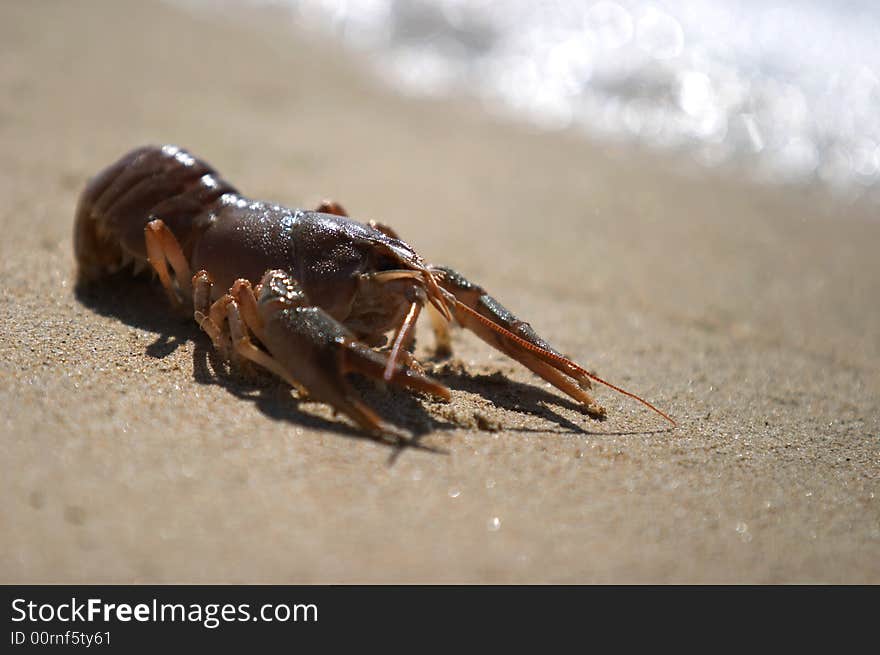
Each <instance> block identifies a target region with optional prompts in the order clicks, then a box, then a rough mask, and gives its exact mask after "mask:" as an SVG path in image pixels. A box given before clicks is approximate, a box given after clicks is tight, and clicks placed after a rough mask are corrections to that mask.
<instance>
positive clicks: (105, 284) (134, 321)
mask: <svg viewBox="0 0 880 655" xmlns="http://www.w3.org/2000/svg"><path fill="white" fill-rule="evenodd" d="M74 295H75V296H76V299H77V300H78V301H79V302H80V303H82V304H83V305H85V306H86V307H88V308H89V309H91V310H92V311H94V312H96V313H98V314H100V315H101V316H109V317H112V318H115V319H117V320H119V321H122V322H123V323H125V324H126V325H130V326H131V327H134V328H138V329H140V330H144V331H145V332H152V333H155V334H156V335H157V336H156V340H155V341H154V342H153V343H151V344H150V345H149V346H147V348H146V353H147V355H149V356H150V357H152V358H153V359H163V358H164V357H167V356H168V355H170V354H171V353H173V352H174V351H175V350H177V349H178V348H179V347H180V346H182V345H183V344H185V343H186V342H187V341H190V340H195V339H196V338H197V336H198V328H197V327H196V325H195V323H193V320H192V316H187V315H184V314H183V313H177V312H175V311H174V310H173V309H172V308H171V307H170V306H169V303H168V299H167V298H166V297H165V295H164V294H163V293H162V292H161V291H159V289H157V288H156V287H155V286H154V285H152V284H148V282H147V279H146V277H145V276H140V277H132V275H131V273H130V272H129V271H121V272H119V273H114V274H112V275H109V276H107V277H105V278H102V279H100V280H96V281H94V282H89V283H87V284H84V283H82V282H78V283H77V285H76V287H75V288H74Z"/></svg>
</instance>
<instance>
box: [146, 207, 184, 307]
mask: <svg viewBox="0 0 880 655" xmlns="http://www.w3.org/2000/svg"><path fill="white" fill-rule="evenodd" d="M144 239H145V241H146V246H147V259H149V261H150V264H152V266H153V269H154V270H155V271H156V274H157V275H158V276H159V280H160V281H161V282H162V286H163V287H164V288H165V293H167V294H168V298H169V299H170V300H171V304H172V305H174V306H175V307H180V306H181V300H180V298H179V297H178V295H177V292H176V291H175V290H174V284H173V282H172V281H171V276H170V275H169V273H168V266H167V264H166V261H167V262H168V263H170V264H171V268H172V269H173V270H174V276H175V278H176V279H177V285H178V287H180V291H181V293H182V294H183V297H184V299H188V298H191V297H192V287H191V282H190V280H191V278H192V273H191V272H190V269H189V264H188V263H187V261H186V257H185V256H184V254H183V250H181V248H180V243H178V241H177V237H175V236H174V233H173V232H172V231H171V230H170V229H168V226H167V225H165V223H164V222H162V220H161V219H158V218H157V219H156V220H153V221H150V222H149V223H147V226H146V227H145V228H144Z"/></svg>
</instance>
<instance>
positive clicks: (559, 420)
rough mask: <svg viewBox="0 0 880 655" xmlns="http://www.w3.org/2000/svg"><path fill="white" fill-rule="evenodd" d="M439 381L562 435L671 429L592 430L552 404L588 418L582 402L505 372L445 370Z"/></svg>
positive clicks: (614, 434) (632, 432) (609, 433)
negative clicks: (540, 421) (547, 425)
mask: <svg viewBox="0 0 880 655" xmlns="http://www.w3.org/2000/svg"><path fill="white" fill-rule="evenodd" d="M434 377H436V378H437V379H438V380H439V381H441V382H443V383H444V384H445V385H447V386H449V387H452V388H453V389H458V390H460V391H467V392H469V393H474V394H477V395H478V396H481V397H482V398H485V399H486V400H488V401H490V402H491V403H492V404H493V405H495V406H496V407H501V408H503V409H507V410H510V411H512V412H517V413H520V414H528V415H530V416H535V417H537V418H541V419H544V420H546V421H550V422H552V423H556V424H557V425H558V426H559V427H560V428H562V430H560V431H558V432H557V433H558V434H564V433H580V434H587V435H591V436H599V437H602V436H606V437H610V436H636V435H649V434H658V433H661V432H668V431H669V429H662V430H633V431H617V432H604V431H600V430H588V429H587V428H585V427H584V426H582V425H579V424H577V423H575V422H574V421H571V420H569V419H567V418H565V417H564V416H563V415H561V414H559V413H558V412H555V411H553V409H551V406H553V405H555V406H557V407H561V408H564V409H567V410H570V411H572V412H575V413H577V414H580V415H583V416H585V417H587V416H588V415H587V414H585V412H584V411H583V408H582V407H581V405H579V404H578V403H575V402H573V401H571V400H569V399H568V398H565V397H563V396H560V395H558V394H554V393H550V392H548V391H545V390H544V389H541V388H540V387H536V386H534V385H532V384H524V383H522V382H515V381H514V380H510V379H509V378H507V377H506V376H504V375H501V374H498V373H495V374H493V375H486V374H474V375H471V374H469V373H467V372H461V371H455V372H452V371H444V372H442V373H437V374H434ZM589 420H592V421H597V420H598V421H603V420H604V419H594V418H590V419H589ZM501 429H502V430H505V431H508V432H546V431H547V430H545V429H540V428H507V427H504V428H501Z"/></svg>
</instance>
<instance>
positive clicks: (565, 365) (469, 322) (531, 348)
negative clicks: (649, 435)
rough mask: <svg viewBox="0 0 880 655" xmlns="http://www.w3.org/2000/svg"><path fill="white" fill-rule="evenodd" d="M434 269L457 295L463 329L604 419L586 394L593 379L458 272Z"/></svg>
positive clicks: (457, 313) (443, 284)
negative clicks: (579, 370)
mask: <svg viewBox="0 0 880 655" xmlns="http://www.w3.org/2000/svg"><path fill="white" fill-rule="evenodd" d="M432 270H433V271H435V272H436V273H438V278H439V281H440V286H441V287H443V288H444V289H446V290H447V291H449V292H450V293H452V295H453V296H455V299H456V305H455V308H454V309H453V314H454V316H455V319H456V321H458V322H459V323H460V324H461V325H462V326H463V327H466V328H468V329H469V330H471V331H472V332H474V334H476V335H477V336H478V337H480V338H481V339H482V340H483V341H485V342H486V343H488V344H489V345H490V346H492V347H494V348H496V349H498V350H500V351H501V352H503V353H505V354H506V355H509V356H510V357H512V358H513V359H515V360H517V361H518V362H520V363H521V364H523V365H524V366H526V367H527V368H529V369H530V370H531V371H532V372H534V373H536V374H538V375H539V376H541V377H542V378H544V379H545V380H547V382H549V383H550V384H552V385H553V386H555V387H556V388H557V389H559V390H560V391H563V392H564V393H566V394H568V395H569V396H571V397H572V398H574V399H575V400H577V401H579V402H580V403H582V404H583V405H584V408H585V409H586V411H587V413H589V414H591V415H593V416H595V417H604V416H605V409H604V408H603V407H601V406H600V405H599V404H597V403H596V401H595V400H594V399H593V397H592V396H591V395H590V394H589V393H587V391H586V390H587V389H589V388H590V387H591V384H590V379H589V378H588V377H586V376H585V375H582V374H581V373H578V372H577V367H576V366H575V365H574V363H573V362H571V360H569V359H568V358H567V357H566V356H565V355H563V354H561V353H560V352H559V351H557V350H556V349H555V348H553V346H551V345H550V344H549V343H547V342H546V341H544V339H542V338H541V337H540V336H538V334H537V333H536V332H535V331H534V329H532V326H531V325H529V324H528V323H526V322H525V321H522V320H520V319H519V318H517V317H516V316H515V315H514V314H513V313H512V312H511V311H509V310H508V309H507V308H505V307H504V306H503V305H502V304H501V303H500V302H498V301H497V300H496V299H495V298H493V297H492V296H490V295H489V294H488V293H486V292H485V290H483V288H482V287H480V286H478V285H476V284H473V283H472V282H470V281H468V280H467V279H466V278H465V277H464V276H463V275H461V274H460V273H458V272H457V271H455V270H453V269H451V268H446V267H439V266H435V267H433V269H432ZM475 314H476V316H475ZM487 323H491V324H494V326H497V328H493V325H489V324H487ZM499 328H500V329H499ZM522 342H525V344H524V343H522Z"/></svg>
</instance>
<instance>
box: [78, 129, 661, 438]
mask: <svg viewBox="0 0 880 655" xmlns="http://www.w3.org/2000/svg"><path fill="white" fill-rule="evenodd" d="M74 248H75V252H76V258H77V262H78V267H79V277H80V280H81V281H83V282H87V281H89V280H93V279H95V278H97V277H100V276H102V275H106V274H108V273H112V272H116V271H118V270H120V269H123V268H125V267H131V268H132V270H133V271H134V272H135V273H138V272H140V271H142V270H143V269H145V268H147V267H151V268H152V269H153V270H154V271H155V273H156V275H157V276H158V278H159V280H160V282H161V283H162V286H163V288H164V290H165V292H166V293H167V295H168V298H169V300H170V302H171V304H172V305H174V306H176V307H178V308H184V307H187V308H191V311H192V312H193V315H194V318H195V320H196V322H197V323H198V324H199V326H200V327H201V328H202V329H203V330H204V331H205V332H206V333H207V334H208V336H209V337H210V338H211V341H212V342H213V344H214V347H215V348H216V349H217V350H218V351H219V352H220V353H221V354H222V356H224V357H225V358H229V359H236V358H243V359H245V360H250V361H252V362H255V363H256V364H258V365H260V366H262V367H264V368H266V369H268V370H269V371H271V372H272V373H274V374H276V375H277V376H279V377H281V378H282V379H284V380H285V381H287V382H288V383H289V384H290V385H291V386H293V387H294V388H296V389H297V390H298V391H300V392H301V393H304V394H308V395H310V396H311V397H313V398H315V399H317V400H320V401H322V402H325V403H328V404H329V405H331V406H332V407H333V408H334V409H335V410H338V411H341V412H343V413H344V414H346V415H347V416H348V417H349V418H351V419H352V420H353V421H354V422H355V423H356V424H357V425H358V426H360V427H361V428H363V429H364V430H366V431H368V432H370V433H371V434H374V435H383V434H389V433H393V432H394V430H393V428H392V427H391V426H389V425H387V424H386V423H385V422H384V421H382V419H380V417H379V416H378V415H377V414H376V412H375V411H374V410H373V409H372V408H370V407H369V406H368V405H367V404H366V403H365V402H364V401H363V400H362V399H361V398H359V397H358V395H357V393H356V392H355V391H354V389H353V388H352V386H351V385H350V383H349V382H348V380H347V379H346V375H347V374H348V373H351V372H357V373H360V374H362V375H365V376H367V377H372V378H376V379H384V380H385V381H386V382H389V383H391V384H394V385H397V386H400V387H404V388H408V389H411V390H415V391H420V392H424V393H428V394H431V395H433V396H435V397H438V398H441V399H444V400H449V397H450V393H449V390H448V389H447V388H446V387H445V386H444V385H442V384H441V383H439V382H438V381H436V380H434V379H432V378H431V377H429V376H428V375H426V374H425V373H424V372H423V369H422V368H421V366H420V365H419V364H418V362H417V361H416V360H415V358H414V357H413V356H412V354H411V352H410V349H411V346H412V343H413V339H414V328H415V324H416V319H417V318H418V316H419V313H420V311H421V310H422V308H423V307H428V308H429V311H430V313H431V315H432V316H431V318H432V324H433V327H434V331H435V335H436V339H437V349H438V351H442V352H443V353H445V354H449V353H450V352H451V349H450V343H451V342H450V338H449V332H448V324H449V322H450V321H452V320H453V319H454V320H455V321H456V322H457V323H459V324H461V325H462V326H464V327H466V328H468V329H470V330H471V331H473V332H474V333H475V334H476V335H477V336H479V337H480V338H481V339H483V340H484V341H486V342H487V343H489V344H490V345H491V346H493V347H495V348H497V349H498V350H500V351H502V352H504V353H505V354H507V355H509V356H510V357H512V358H514V359H516V360H517V361H519V362H520V363H522V364H523V365H525V366H526V367H528V368H529V369H531V370H532V371H533V372H534V373H536V374H538V375H539V376H541V377H542V378H544V379H545V380H547V381H548V382H550V383H551V384H553V385H554V386H555V387H556V388H558V389H559V390H561V391H563V392H564V393H566V394H568V395H569V396H571V397H572V398H574V399H575V400H577V401H578V402H580V403H581V404H582V405H583V408H584V409H585V411H586V412H587V413H588V414H590V415H592V416H593V417H595V418H604V417H605V409H604V408H602V407H601V406H599V405H598V404H597V403H596V402H595V401H594V400H593V398H592V396H591V395H590V394H589V393H588V389H590V388H591V384H590V381H591V380H594V381H598V382H600V383H602V384H606V385H608V386H610V387H611V388H613V389H615V390H616V391H619V392H621V393H623V394H626V395H628V396H630V397H632V398H635V399H636V400H638V401H640V402H642V403H643V404H645V405H647V406H648V407H650V408H651V409H652V410H654V411H655V412H657V413H658V414H660V415H662V416H663V417H664V418H666V419H668V420H670V421H672V419H671V418H670V417H669V416H667V415H666V414H664V413H663V412H661V411H660V410H659V409H657V408H656V407H654V406H653V405H651V404H650V403H649V402H647V401H646V400H643V399H642V398H639V397H638V396H635V395H633V394H631V393H629V392H627V391H624V390H623V389H620V388H618V387H615V386H614V385H611V384H610V383H608V382H606V381H604V380H602V379H600V378H598V377H597V376H595V375H594V374H592V373H589V372H588V371H586V370H585V369H583V368H581V367H580V366H578V365H577V364H575V363H574V362H573V361H571V360H570V359H569V358H567V357H565V356H564V355H562V354H561V353H559V352H558V351H557V350H556V349H554V348H553V347H552V346H551V345H550V344H548V343H547V342H546V341H544V340H543V339H542V338H541V337H540V336H538V335H537V334H536V333H535V331H534V330H533V329H532V328H531V326H530V325H529V324H528V323H526V322H524V321H521V320H520V319H518V318H517V317H516V316H514V315H513V314H512V313H511V312H509V311H508V310H507V309H505V308H504V307H503V306H502V305H501V303H499V302H498V301H497V300H495V299H494V298H493V297H492V296H490V295H489V294H487V293H486V292H485V291H484V290H483V289H482V288H481V287H479V286H477V285H476V284H473V283H471V282H469V281H468V280H467V279H465V278H464V277H463V276H462V275H461V274H460V273H458V272H456V271H454V270H453V269H451V268H448V267H445V266H434V265H430V264H427V263H426V262H425V261H424V260H423V259H422V258H421V257H420V256H419V255H418V253H417V252H416V251H415V250H414V249H413V248H412V247H411V246H410V245H408V244H407V243H406V242H404V241H402V240H401V239H400V238H399V237H398V235H397V234H396V233H395V232H394V230H393V229H392V228H390V227H388V226H386V225H383V224H380V223H376V222H374V221H370V222H369V223H367V224H364V223H359V222H357V221H354V220H352V219H350V218H348V216H347V214H346V212H345V210H344V209H343V208H342V206H341V205H339V204H338V203H334V202H329V201H326V202H324V203H322V205H321V206H319V207H318V208H317V210H315V211H309V210H304V209H290V208H287V207H282V206H280V205H277V204H272V203H266V202H259V201H254V200H250V199H248V198H246V197H245V196H243V195H241V194H240V193H239V192H238V191H237V190H236V189H235V188H234V187H233V186H232V185H231V184H230V183H229V182H227V181H226V180H224V179H223V178H222V177H220V176H219V175H218V174H217V172H216V171H215V170H214V169H213V168H212V167H211V166H210V165H208V164H207V163H205V162H204V161H202V160H200V159H198V158H196V157H193V156H192V155H190V154H189V153H188V152H186V151H185V150H183V149H181V148H178V147H176V146H171V145H166V146H162V147H155V146H147V147H142V148H138V149H136V150H133V151H131V152H129V153H128V154H126V155H124V156H123V157H122V158H121V159H119V161H117V162H116V163H114V164H112V165H111V166H109V167H108V168H106V169H105V170H103V171H102V172H100V173H99V174H98V175H97V176H95V177H94V178H92V179H91V180H90V181H89V182H88V184H87V185H86V188H85V190H84V191H83V193H82V195H81V197H80V200H79V205H78V207H77V212H76V220H75V227H74ZM193 271H195V274H193ZM389 333H393V337H392V339H391V341H390V343H389V342H388V339H387V336H386V335H387V334H389ZM382 346H385V348H384V350H377V349H376V348H378V347H382ZM672 422H673V424H674V421H672Z"/></svg>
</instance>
